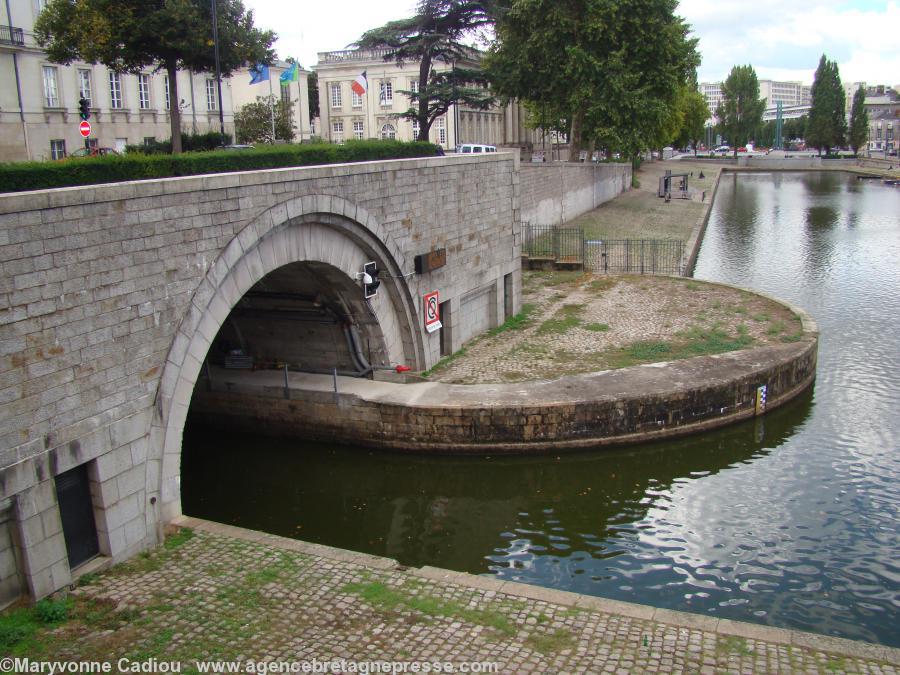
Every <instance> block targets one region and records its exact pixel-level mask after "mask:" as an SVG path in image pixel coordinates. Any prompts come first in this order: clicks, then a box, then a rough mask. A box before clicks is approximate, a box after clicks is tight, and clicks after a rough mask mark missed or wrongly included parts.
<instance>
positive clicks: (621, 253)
mask: <svg viewBox="0 0 900 675" xmlns="http://www.w3.org/2000/svg"><path fill="white" fill-rule="evenodd" d="M522 254H523V255H527V256H528V257H529V258H552V259H553V260H556V261H557V262H562V263H582V264H583V265H584V269H585V271H589V272H596V273H599V274H677V275H683V274H684V267H683V258H684V242H683V241H681V240H678V239H595V240H585V238H584V230H581V229H578V228H563V227H555V226H553V225H532V224H530V223H522Z"/></svg>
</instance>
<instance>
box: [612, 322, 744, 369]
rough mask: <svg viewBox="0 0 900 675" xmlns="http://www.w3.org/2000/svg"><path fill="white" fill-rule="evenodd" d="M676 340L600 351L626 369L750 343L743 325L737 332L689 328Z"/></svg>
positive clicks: (703, 354)
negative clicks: (733, 333)
mask: <svg viewBox="0 0 900 675" xmlns="http://www.w3.org/2000/svg"><path fill="white" fill-rule="evenodd" d="M678 337H679V340H677V341H671V342H668V341H665V340H646V341H642V342H634V343H632V344H630V345H627V346H626V347H620V348H618V349H612V350H609V351H607V352H604V353H603V354H602V359H603V360H605V362H606V363H607V364H608V365H609V367H611V368H627V367H629V366H634V365H638V364H641V363H653V362H657V361H674V360H678V359H689V358H692V357H694V356H708V355H710V354H722V353H724V352H731V351H735V350H737V349H743V348H745V347H747V346H749V345H751V344H752V343H753V337H752V336H751V335H750V334H749V330H748V329H747V327H746V326H744V325H741V326H738V327H737V334H736V335H729V334H728V333H726V332H725V331H724V330H722V329H721V328H719V327H718V326H713V327H700V326H693V327H692V328H690V329H688V330H686V331H683V332H681V333H679V334H678Z"/></svg>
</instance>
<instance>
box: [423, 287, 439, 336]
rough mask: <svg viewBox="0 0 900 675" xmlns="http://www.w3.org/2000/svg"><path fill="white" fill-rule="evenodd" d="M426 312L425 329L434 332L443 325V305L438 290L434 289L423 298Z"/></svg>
mask: <svg viewBox="0 0 900 675" xmlns="http://www.w3.org/2000/svg"><path fill="white" fill-rule="evenodd" d="M423 301H424V302H423V304H424V310H425V311H424V313H425V330H427V331H428V332H429V333H433V332H434V331H436V330H437V329H438V328H440V327H441V306H440V300H438V292H437V291H432V292H431V293H428V294H426V295H425V297H424V298H423Z"/></svg>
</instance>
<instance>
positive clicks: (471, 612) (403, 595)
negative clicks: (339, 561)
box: [342, 581, 516, 635]
mask: <svg viewBox="0 0 900 675" xmlns="http://www.w3.org/2000/svg"><path fill="white" fill-rule="evenodd" d="M342 590H343V592H344V593H352V594H353V595H356V596H358V597H359V598H360V599H362V600H363V601H364V602H366V603H368V604H369V605H372V606H373V607H375V608H376V609H379V610H381V611H386V612H396V611H400V610H402V609H411V610H414V611H416V612H420V613H421V614H424V615H426V616H431V617H445V618H451V619H461V620H463V621H467V622H469V623H474V624H477V625H480V626H487V627H488V628H493V629H495V630H497V631H500V632H501V633H503V634H504V635H514V634H515V632H516V630H515V627H514V626H513V625H512V624H511V623H510V622H509V620H508V619H507V618H506V617H505V616H503V615H502V614H500V613H499V612H492V611H489V610H481V609H470V608H468V607H463V606H462V605H460V604H458V603H455V602H450V601H447V600H442V599H441V598H436V597H434V596H432V595H428V594H425V593H419V594H416V595H413V594H411V593H409V592H406V590H405V589H404V588H390V587H388V586H387V585H386V584H383V583H381V582H377V581H370V582H363V583H354V584H347V585H346V586H344V588H343V589H342Z"/></svg>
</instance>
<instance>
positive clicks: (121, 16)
mask: <svg viewBox="0 0 900 675" xmlns="http://www.w3.org/2000/svg"><path fill="white" fill-rule="evenodd" d="M216 25H217V28H218V37H219V64H220V69H221V72H222V74H223V75H229V74H230V73H231V72H232V71H234V70H235V69H237V68H239V67H241V66H243V65H245V64H247V63H250V62H260V63H271V62H272V60H273V59H274V56H275V55H274V52H273V51H272V49H271V45H272V43H273V42H274V41H275V34H274V33H273V32H272V31H263V30H259V29H257V28H255V27H254V25H253V12H252V11H247V10H245V9H244V5H243V4H242V2H241V0H218V2H217V22H216ZM34 32H35V37H36V38H37V40H38V42H39V43H40V44H41V46H43V47H44V49H45V50H46V51H47V54H48V57H49V58H50V60H51V61H54V62H56V63H65V64H68V63H71V62H72V61H75V60H81V61H86V62H88V63H102V64H104V65H105V66H107V67H108V68H110V69H112V70H114V71H116V72H119V73H138V72H141V71H143V70H144V69H146V68H154V69H157V70H164V71H166V73H167V74H168V76H169V87H170V100H171V102H172V105H171V110H170V111H169V116H170V120H171V131H172V139H173V148H172V151H173V152H175V153H177V152H180V151H181V112H180V110H179V106H178V101H179V100H180V99H179V98H178V81H177V78H176V73H177V71H178V70H179V69H186V70H191V71H193V72H210V71H213V70H214V69H215V58H214V49H213V21H212V7H211V3H210V2H209V0H152V1H151V0H50V2H49V3H48V4H47V7H46V8H45V9H44V10H43V11H42V12H41V13H40V15H39V16H38V19H37V21H36V22H35V28H34Z"/></svg>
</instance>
